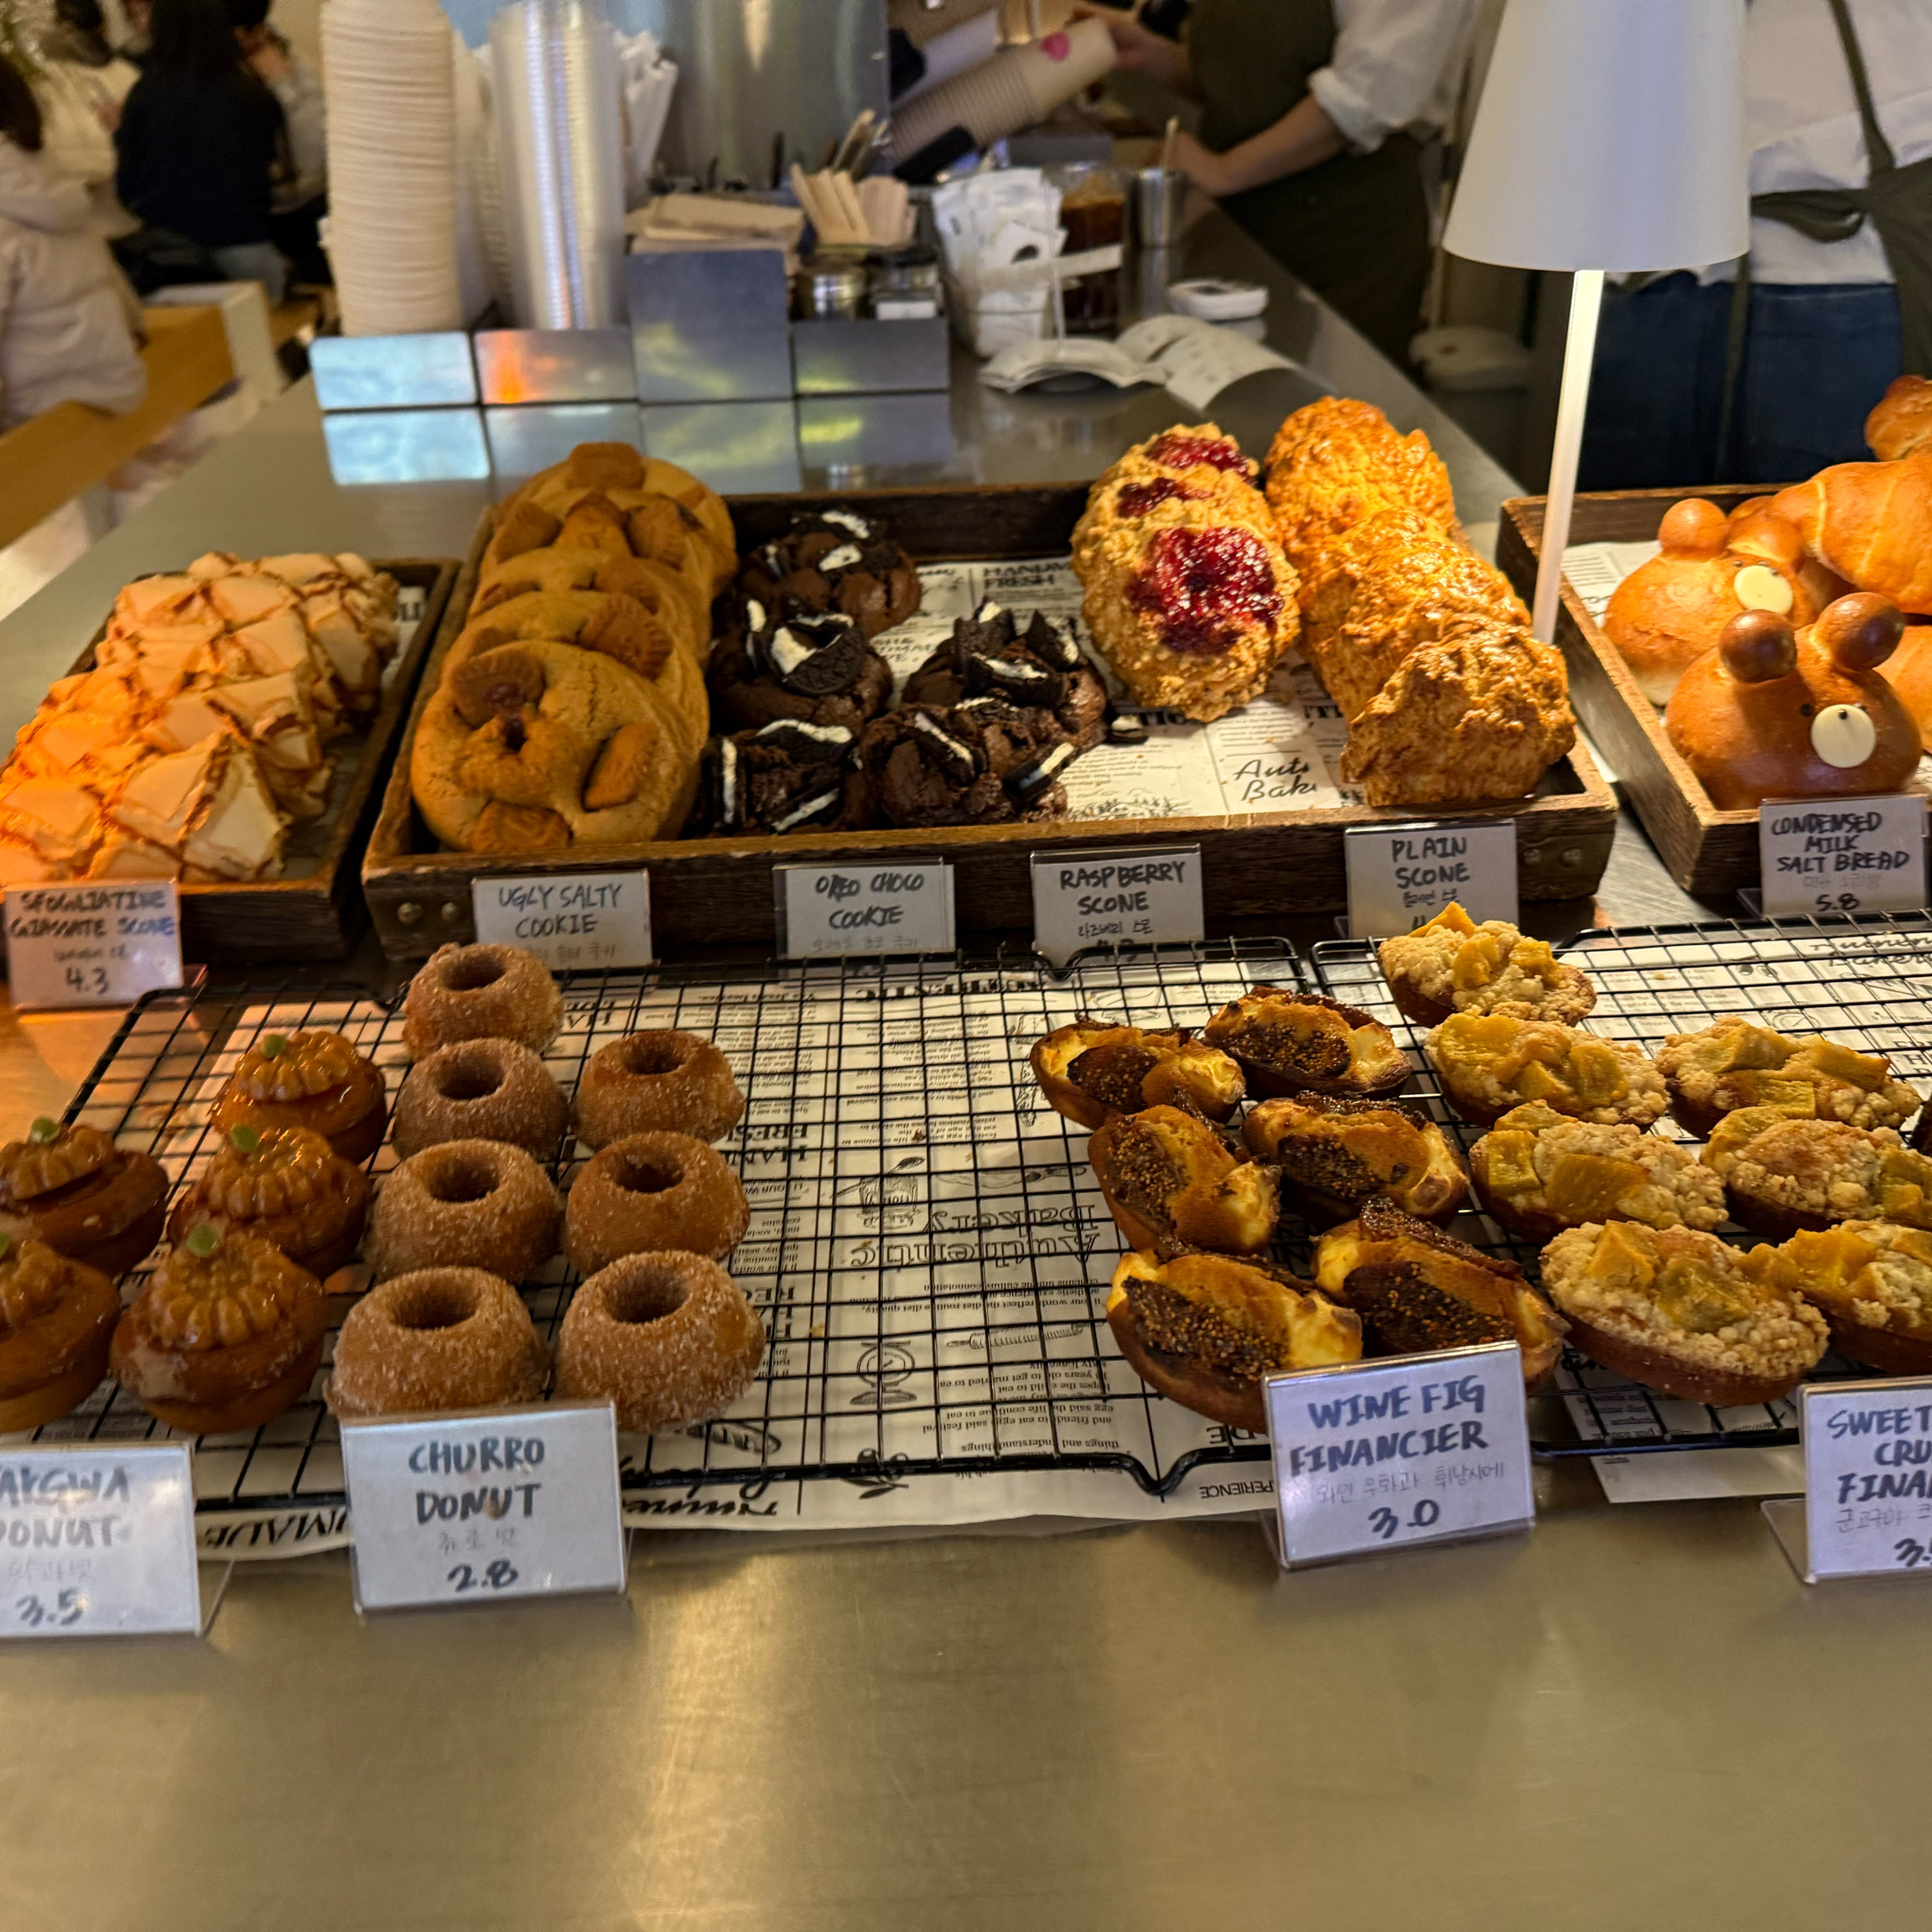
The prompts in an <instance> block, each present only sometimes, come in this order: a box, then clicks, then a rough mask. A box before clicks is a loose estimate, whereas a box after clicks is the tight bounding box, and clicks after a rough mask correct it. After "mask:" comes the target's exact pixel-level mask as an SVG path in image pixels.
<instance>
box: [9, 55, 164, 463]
mask: <svg viewBox="0 0 1932 1932" xmlns="http://www.w3.org/2000/svg"><path fill="white" fill-rule="evenodd" d="M42 140H43V135H42V122H41V113H40V104H39V101H37V100H36V99H35V97H34V90H33V89H32V88H31V87H30V86H29V85H28V83H27V80H26V77H25V76H24V75H23V74H22V72H21V71H20V70H19V69H18V67H16V66H14V65H13V63H12V62H11V61H9V60H8V59H7V58H6V57H5V56H4V55H0V431H4V430H8V429H11V428H13V427H15V425H17V424H18V423H23V422H25V421H26V419H27V418H29V416H37V415H39V413H41V411H43V410H44V409H50V408H53V407H54V405H55V403H91V404H93V405H94V407H96V408H101V409H112V410H113V411H116V412H117V413H121V412H125V411H127V410H129V409H132V408H136V407H137V406H138V404H139V403H140V402H141V400H142V398H143V397H144V396H145V395H146V393H147V389H148V371H147V370H146V368H145V367H144V366H143V363H142V361H141V357H140V355H139V353H138V351H137V350H136V348H135V345H134V331H133V311H132V303H131V302H130V300H129V299H128V297H127V290H126V288H125V286H124V284H123V283H122V281H121V278H120V276H119V275H118V274H117V272H116V270H115V267H114V264H113V262H112V258H111V257H109V255H108V253H107V250H106V245H105V244H104V243H103V242H102V241H101V238H100V237H99V236H97V235H96V234H95V233H94V232H93V231H92V229H91V226H90V221H89V207H88V200H87V194H86V190H85V189H84V188H83V187H82V186H81V184H80V182H79V181H78V180H76V179H75V178H74V177H72V176H71V175H67V174H61V173H60V172H59V171H58V170H56V169H55V168H53V167H52V166H51V165H50V164H49V163H48V162H47V160H46V159H45V158H44V156H43V154H42V153H41V148H42Z"/></svg>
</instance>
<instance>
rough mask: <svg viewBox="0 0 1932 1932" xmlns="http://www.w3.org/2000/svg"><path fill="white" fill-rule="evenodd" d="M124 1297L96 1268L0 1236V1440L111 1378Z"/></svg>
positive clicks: (63, 1409)
mask: <svg viewBox="0 0 1932 1932" xmlns="http://www.w3.org/2000/svg"><path fill="white" fill-rule="evenodd" d="M120 1319H121V1297H120V1296H118V1295H117V1294H116V1293H115V1292H114V1284H113V1283H112V1281H110V1280H108V1279H107V1277H106V1275H103V1274H102V1273H101V1270H99V1269H98V1268H90V1267H89V1266H87V1265H86V1263H85V1262H83V1261H70V1260H69V1259H68V1258H67V1257H66V1256H65V1254H57V1253H56V1252H55V1250H54V1249H51V1248H49V1246H48V1245H47V1244H46V1243H45V1242H44V1241H35V1240H33V1239H23V1240H16V1239H14V1238H13V1236H12V1235H10V1234H0V1434H7V1433H9V1432H11V1431H13V1430H16V1429H38V1428H39V1426H40V1425H41V1424H42V1423H43V1422H52V1421H55V1420H58V1419H59V1418H60V1417H61V1416H63V1415H66V1414H67V1413H68V1412H69V1411H70V1410H73V1409H75V1408H76V1407H78V1406H79V1405H80V1404H81V1403H82V1402H84V1401H86V1399H87V1397H88V1396H89V1395H90V1394H92V1393H93V1391H94V1388H95V1386H96V1384H97V1383H98V1382H99V1381H100V1380H101V1377H102V1376H103V1375H105V1374H106V1373H107V1344H108V1341H109V1339H110V1337H112V1335H113V1332H114V1324H115V1323H116V1322H118V1321H119V1320H120Z"/></svg>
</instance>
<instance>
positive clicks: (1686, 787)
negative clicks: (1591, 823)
mask: <svg viewBox="0 0 1932 1932" xmlns="http://www.w3.org/2000/svg"><path fill="white" fill-rule="evenodd" d="M1777 487H1778V486H1776V485H1763V484H1758V485H1754V486H1744V485H1738V486H1734V487H1732V488H1729V489H1721V490H1720V489H1713V490H1703V489H1686V490H1617V491H1603V492H1602V493H1601V494H1598V495H1594V496H1579V497H1577V499H1576V507H1575V509H1574V510H1573V511H1572V512H1571V518H1570V541H1571V543H1572V544H1576V543H1639V542H1642V541H1644V540H1646V539H1648V538H1654V537H1655V535H1656V534H1657V526H1658V524H1659V522H1662V521H1663V517H1664V512H1665V511H1666V510H1668V509H1669V508H1670V506H1671V505H1672V504H1673V503H1681V502H1682V501H1684V500H1685V497H1687V496H1701V497H1702V498H1703V499H1704V500H1705V501H1706V502H1710V503H1715V504H1716V506H1717V507H1718V508H1719V509H1720V510H1723V511H1726V512H1729V511H1731V510H1732V509H1735V508H1736V507H1737V505H1738V504H1740V503H1742V502H1743V501H1745V500H1746V499H1747V498H1748V497H1752V496H1771V495H1774V493H1775V491H1776V489H1777ZM1546 501H1547V499H1546V498H1544V497H1541V496H1513V497H1511V498H1510V499H1509V501H1507V502H1506V503H1504V506H1503V508H1502V512H1501V520H1500V522H1499V523H1498V527H1497V537H1496V562H1497V564H1498V565H1499V566H1500V568H1501V569H1502V570H1503V572H1504V574H1505V575H1506V576H1507V577H1508V578H1509V581H1510V582H1511V583H1512V584H1514V585H1515V586H1516V589H1517V593H1518V595H1520V596H1521V597H1522V599H1523V600H1524V603H1528V602H1529V600H1530V599H1531V598H1532V597H1533V596H1534V595H1535V589H1536V565H1537V560H1538V558H1540V556H1541V555H1542V550H1543V513H1544V507H1545V502H1546ZM1556 641H1557V643H1558V644H1560V645H1561V647H1562V650H1563V655H1564V657H1565V658H1566V660H1567V661H1568V663H1569V666H1570V699H1571V704H1574V705H1575V706H1576V716H1577V718H1578V719H1579V720H1580V721H1581V724H1582V725H1583V728H1584V730H1587V732H1588V733H1589V734H1590V735H1591V738H1592V740H1594V741H1595V743H1596V744H1597V745H1599V746H1600V747H1601V748H1602V751H1603V754H1604V756H1606V757H1607V758H1608V760H1609V761H1610V763H1611V766H1612V767H1613V769H1614V770H1615V771H1616V772H1617V774H1618V777H1619V778H1620V779H1621V781H1622V782H1623V785H1624V786H1625V787H1626V788H1627V789H1628V792H1629V794H1630V802H1631V803H1632V804H1633V805H1634V806H1635V807H1636V808H1637V816H1638V817H1639V818H1641V819H1642V820H1643V821H1644V828H1645V829H1646V830H1647V831H1648V832H1649V834H1650V836H1651V838H1652V839H1653V840H1654V842H1655V844H1656V846H1657V850H1658V853H1659V855H1660V856H1661V857H1662V859H1663V860H1664V864H1665V869H1666V870H1668V871H1669V873H1670V876H1671V877H1672V878H1673V879H1675V880H1676V881H1677V883H1678V884H1679V885H1680V886H1682V887H1683V888H1684V890H1685V891H1686V892H1691V893H1695V894H1696V896H1698V897H1700V898H1705V899H1710V898H1716V897H1721V896H1723V895H1724V894H1727V893H1731V892H1735V891H1737V888H1738V887H1739V886H1755V885H1756V884H1757V883H1758V814H1757V813H1755V812H1721V811H1719V810H1718V808H1716V806H1715V805H1713V804H1712V803H1711V796H1710V794H1709V793H1708V792H1706V791H1705V789H1704V787H1703V786H1702V785H1701V784H1700V783H1699V782H1698V780H1697V778H1696V774H1695V773H1693V772H1692V771H1691V769H1690V766H1688V765H1686V764H1685V762H1684V761H1683V760H1682V759H1681V758H1680V757H1679V756H1678V755H1677V753H1676V750H1675V748H1674V747H1673V746H1672V745H1671V743H1670V740H1669V739H1668V738H1667V737H1665V735H1664V714H1663V713H1662V712H1661V711H1659V709H1657V707H1656V706H1655V705H1654V704H1652V703H1651V702H1650V700H1649V699H1648V698H1646V697H1645V696H1644V693H1643V691H1642V690H1641V689H1640V688H1639V685H1638V683H1637V680H1636V679H1635V678H1633V677H1632V676H1631V674H1630V670H1629V667H1628V665H1626V664H1625V663H1624V662H1623V657H1622V654H1621V653H1620V652H1618V649H1617V647H1616V646H1615V645H1614V644H1613V643H1612V642H1611V641H1610V640H1609V639H1608V638H1607V637H1606V636H1604V635H1603V632H1602V630H1601V629H1600V628H1599V627H1598V626H1597V620H1596V619H1595V618H1594V617H1592V615H1590V613H1589V611H1588V610H1587V609H1585V607H1584V605H1583V600H1582V599H1581V598H1580V597H1579V596H1578V595H1576V592H1575V591H1574V590H1573V589H1571V587H1570V584H1569V582H1568V581H1567V579H1566V581H1565V583H1564V585H1563V598H1562V602H1561V606H1560V607H1559V609H1558V610H1557V614H1556Z"/></svg>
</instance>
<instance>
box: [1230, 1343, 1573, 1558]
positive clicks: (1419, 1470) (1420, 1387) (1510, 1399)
mask: <svg viewBox="0 0 1932 1932" xmlns="http://www.w3.org/2000/svg"><path fill="white" fill-rule="evenodd" d="M1265 1396H1266V1399H1267V1403H1268V1431H1269V1446H1270V1451H1271V1452H1272V1454H1273V1456H1274V1460H1275V1508H1276V1509H1277V1511H1278V1512H1279V1513H1280V1531H1281V1561H1282V1562H1283V1564H1284V1565H1285V1566H1286V1567H1288V1568H1290V1569H1293V1568H1296V1567H1297V1566H1300V1565H1302V1564H1309V1563H1332V1562H1336V1561H1339V1560H1340V1559H1341V1558H1343V1557H1346V1556H1362V1555H1369V1554H1371V1553H1372V1552H1374V1551H1375V1550H1394V1549H1403V1548H1407V1547H1409V1546H1410V1545H1415V1544H1420V1543H1446V1542H1455V1541H1459V1540H1462V1539H1465V1538H1468V1537H1475V1536H1494V1535H1502V1534H1503V1533H1504V1532H1505V1531H1508V1530H1512V1529H1528V1528H1529V1526H1530V1525H1531V1524H1532V1523H1533V1522H1534V1521H1535V1514H1536V1505H1535V1498H1534V1496H1533V1494H1532V1492H1531V1489H1530V1483H1529V1466H1530V1463H1529V1428H1528V1425H1527V1420H1526V1417H1525V1413H1524V1397H1523V1354H1522V1351H1521V1350H1520V1349H1519V1348H1518V1347H1517V1346H1516V1344H1515V1343H1514V1342H1496V1343H1488V1344H1487V1345H1485V1346H1483V1347H1482V1348H1445V1349H1443V1350H1441V1351H1440V1352H1439V1353H1435V1354H1431V1355H1405V1356H1398V1357H1394V1358H1389V1359H1388V1360H1384V1361H1375V1362H1351V1363H1347V1364H1345V1365H1343V1366H1342V1367H1339V1368H1315V1369H1309V1370H1306V1371H1305V1372H1303V1373H1301V1374H1290V1375H1271V1376H1270V1377H1269V1378H1268V1380H1267V1382H1266V1383H1265Z"/></svg>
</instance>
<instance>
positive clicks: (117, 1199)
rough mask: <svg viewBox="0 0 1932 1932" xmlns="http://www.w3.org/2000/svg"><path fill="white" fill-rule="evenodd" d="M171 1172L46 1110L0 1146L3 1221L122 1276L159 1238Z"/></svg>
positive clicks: (21, 1233) (95, 1129) (15, 1230)
mask: <svg viewBox="0 0 1932 1932" xmlns="http://www.w3.org/2000/svg"><path fill="white" fill-rule="evenodd" d="M167 1199H168V1173H167V1170H166V1169H165V1168H164V1167H163V1166H162V1165H161V1163H160V1162H159V1161H157V1160H156V1159H155V1158H154V1156H153V1155H152V1154H140V1153H137V1152H135V1151H134V1150H133V1149H132V1148H128V1147H117V1146H116V1145H114V1137H113V1136H112V1135H111V1134H106V1133H103V1132H102V1131H101V1129H100V1128H98V1127H88V1126H83V1125H81V1124H70V1125H63V1124H61V1123H60V1122H59V1121H57V1120H54V1119H49V1118H48V1117H47V1116H46V1115H44V1114H43V1115H42V1116H41V1118H40V1119H38V1120H36V1121H35V1122H34V1124H33V1125H32V1126H31V1127H30V1128H29V1130H28V1131H27V1138H26V1139H25V1140H9V1141H8V1143H7V1145H5V1146H4V1147H0V1227H5V1228H7V1229H8V1231H9V1232H11V1233H14V1234H15V1235H17V1236H24V1235H32V1236H33V1237H34V1239H36V1240H39V1241H44V1242H45V1243H46V1244H47V1245H48V1246H49V1248H52V1249H55V1250H56V1251H57V1252H58V1253H60V1254H65V1255H66V1256H67V1257H68V1258H69V1259H70V1260H75V1261H84V1262H86V1265H88V1266H89V1267H90V1268H98V1269H99V1270H101V1273H102V1274H103V1275H122V1274H125V1273H126V1272H127V1270H128V1269H130V1268H132V1266H133V1265H134V1264H135V1263H136V1262H137V1261H139V1260H141V1259H143V1258H144V1257H145V1256H146V1254H147V1253H148V1249H151V1248H152V1247H153V1245H154V1244H155V1243H156V1242H157V1241H158V1240H159V1239H161V1223H162V1220H163V1218H164V1211H165V1204H166V1202H167Z"/></svg>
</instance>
